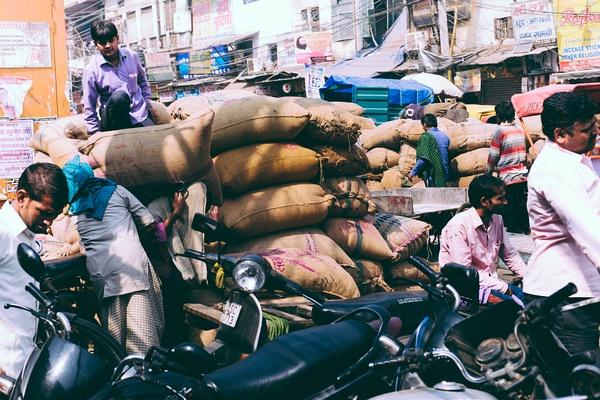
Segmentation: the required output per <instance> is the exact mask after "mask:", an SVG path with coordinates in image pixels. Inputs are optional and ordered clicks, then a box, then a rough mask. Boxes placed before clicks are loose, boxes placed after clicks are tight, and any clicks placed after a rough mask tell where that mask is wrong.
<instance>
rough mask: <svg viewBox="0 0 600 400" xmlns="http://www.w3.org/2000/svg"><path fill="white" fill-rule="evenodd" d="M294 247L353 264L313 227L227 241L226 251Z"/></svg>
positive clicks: (324, 235) (255, 250) (345, 263)
mask: <svg viewBox="0 0 600 400" xmlns="http://www.w3.org/2000/svg"><path fill="white" fill-rule="evenodd" d="M284 247H286V248H294V249H300V250H306V251H311V252H313V253H318V254H324V255H326V256H329V257H331V258H333V259H334V260H335V261H336V262H337V263H338V264H340V265H354V262H353V261H352V260H351V259H350V257H348V255H347V254H346V253H345V252H344V250H342V249H341V247H340V246H338V245H337V244H336V243H335V242H334V241H333V240H332V239H331V238H330V237H329V236H327V235H326V234H325V233H324V232H323V231H322V230H320V229H318V228H314V227H310V228H300V229H292V230H289V231H284V232H277V233H273V234H271V235H266V236H261V237H258V238H254V239H249V240H243V241H239V242H230V243H227V246H226V247H225V252H226V253H237V254H239V253H253V252H257V251H264V250H269V249H279V248H284Z"/></svg>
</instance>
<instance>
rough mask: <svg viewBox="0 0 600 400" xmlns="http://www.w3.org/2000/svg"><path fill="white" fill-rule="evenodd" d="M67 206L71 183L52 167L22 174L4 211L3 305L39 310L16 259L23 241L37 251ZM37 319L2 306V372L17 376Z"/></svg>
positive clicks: (0, 222)
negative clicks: (39, 236) (39, 237)
mask: <svg viewBox="0 0 600 400" xmlns="http://www.w3.org/2000/svg"><path fill="white" fill-rule="evenodd" d="M66 203H67V181H66V179H65V176H64V174H63V172H62V171H61V169H60V168H59V167H57V166H56V165H54V164H48V163H38V164H32V165H30V166H29V167H27V168H26V169H25V171H23V173H22V174H21V177H20V178H19V182H18V184H17V193H16V197H15V200H13V201H12V202H10V203H9V202H6V203H4V205H3V206H2V208H1V209H0V249H2V250H1V251H0V273H1V274H2V278H1V279H0V306H3V305H4V304H5V303H18V304H20V305H23V306H27V307H31V308H33V309H36V302H35V299H34V298H33V297H32V296H31V295H29V293H27V292H26V291H25V285H27V284H28V283H30V282H34V280H33V278H31V277H30V276H29V275H27V273H25V271H24V270H23V269H21V266H20V265H19V262H18V261H17V247H18V245H19V243H25V244H27V245H29V246H30V247H32V248H33V249H35V250H36V251H38V252H40V253H41V252H42V245H41V243H40V242H38V241H37V240H35V238H34V235H35V234H36V233H46V231H47V230H48V228H49V227H50V225H51V224H52V221H53V220H54V218H56V216H57V215H58V214H60V212H61V211H62V209H63V208H64V206H65V205H66ZM35 332H36V318H35V317H34V316H32V315H31V314H29V313H26V312H22V311H20V310H17V309H10V310H5V309H4V308H0V371H2V370H4V371H3V372H5V373H6V374H7V375H8V376H10V377H13V378H16V377H17V375H18V374H19V372H20V371H21V368H22V367H23V364H24V363H25V360H26V359H27V357H28V356H29V354H30V353H31V351H32V350H33V349H34V342H33V339H34V336H35Z"/></svg>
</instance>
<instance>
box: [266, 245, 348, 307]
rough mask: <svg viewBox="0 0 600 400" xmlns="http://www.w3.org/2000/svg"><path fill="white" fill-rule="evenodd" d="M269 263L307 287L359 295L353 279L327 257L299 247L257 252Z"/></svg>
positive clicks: (331, 292)
mask: <svg viewBox="0 0 600 400" xmlns="http://www.w3.org/2000/svg"><path fill="white" fill-rule="evenodd" d="M261 255H262V256H263V257H264V258H265V259H266V260H267V262H268V263H269V264H270V265H271V267H272V268H273V269H274V270H275V271H277V272H279V273H280V274H282V275H283V276H285V277H286V278H288V279H290V280H292V281H294V282H296V283H298V284H299V285H301V286H302V287H304V288H305V289H308V290H314V291H318V292H323V293H327V294H333V295H335V296H338V297H341V298H343V299H349V298H354V297H358V296H360V292H359V291H358V287H357V286H356V283H355V282H354V279H352V277H351V276H350V274H348V272H346V271H345V270H344V268H342V267H341V266H340V265H338V263H336V262H335V261H334V260H333V259H332V258H331V257H328V256H325V255H322V254H318V253H313V252H311V251H306V250H299V249H286V248H281V249H273V250H270V251H268V252H265V253H262V254H261Z"/></svg>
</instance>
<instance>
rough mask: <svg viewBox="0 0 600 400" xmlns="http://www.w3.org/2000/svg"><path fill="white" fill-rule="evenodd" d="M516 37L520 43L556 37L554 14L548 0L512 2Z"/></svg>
mask: <svg viewBox="0 0 600 400" xmlns="http://www.w3.org/2000/svg"><path fill="white" fill-rule="evenodd" d="M511 7H512V22H513V31H514V35H515V39H516V40H517V42H519V43H523V42H537V41H542V40H554V39H556V29H555V28H554V16H553V15H552V7H550V5H549V4H548V0H533V1H531V0H530V1H523V2H519V3H513V4H512V6H511Z"/></svg>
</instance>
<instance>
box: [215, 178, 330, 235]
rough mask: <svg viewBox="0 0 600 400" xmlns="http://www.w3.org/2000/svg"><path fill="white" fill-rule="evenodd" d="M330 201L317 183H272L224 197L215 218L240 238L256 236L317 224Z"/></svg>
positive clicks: (326, 211) (325, 213) (325, 215)
mask: <svg viewBox="0 0 600 400" xmlns="http://www.w3.org/2000/svg"><path fill="white" fill-rule="evenodd" d="M333 200H334V197H333V196H332V195H329V194H325V191H324V190H323V189H322V188H321V187H320V186H319V185H314V184H310V183H296V184H284V185H278V186H272V187H269V188H266V189H259V190H255V191H253V192H250V193H246V194H244V195H242V196H239V197H236V198H235V199H228V200H225V202H224V204H223V207H221V209H220V210H219V220H220V221H221V222H222V223H223V224H224V225H225V226H226V227H227V228H229V229H231V230H232V231H233V232H234V233H236V234H237V235H239V236H241V237H256V236H261V235H264V234H267V233H271V232H277V231H282V230H286V229H292V228H299V227H302V226H309V225H313V224H318V223H319V222H321V221H323V220H324V219H325V218H326V217H327V213H328V211H329V207H330V206H331V204H332V203H333Z"/></svg>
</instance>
